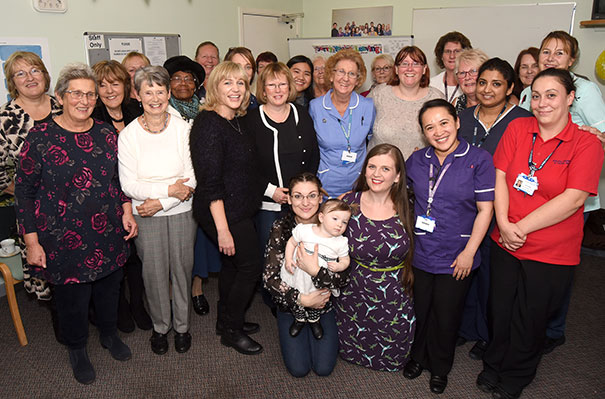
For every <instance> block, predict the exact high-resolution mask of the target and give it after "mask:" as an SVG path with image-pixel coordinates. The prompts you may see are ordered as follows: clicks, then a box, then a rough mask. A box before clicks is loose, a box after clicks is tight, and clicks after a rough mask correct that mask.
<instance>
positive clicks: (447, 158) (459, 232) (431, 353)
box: [404, 99, 495, 393]
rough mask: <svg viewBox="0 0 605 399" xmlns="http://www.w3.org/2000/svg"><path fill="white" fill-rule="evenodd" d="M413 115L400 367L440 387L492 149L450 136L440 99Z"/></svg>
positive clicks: (472, 263) (475, 261) (474, 263)
mask: <svg viewBox="0 0 605 399" xmlns="http://www.w3.org/2000/svg"><path fill="white" fill-rule="evenodd" d="M418 121H419V123H420V126H421V128H422V130H423V132H424V135H425V137H426V139H427V141H428V142H429V144H430V146H429V147H427V148H425V149H423V150H420V151H416V152H414V153H413V154H412V155H411V156H410V159H408V161H407V171H408V183H409V185H410V187H412V188H413V190H414V193H415V195H416V202H415V207H414V210H415V213H416V226H415V231H414V234H415V235H416V246H415V252H414V263H413V265H414V278H415V280H414V304H415V310H416V323H417V324H416V335H415V340H414V344H413V345H412V353H411V360H410V362H409V363H408V364H407V365H406V366H405V369H404V375H405V377H407V378H409V379H413V378H416V377H418V376H419V375H420V374H421V373H422V370H423V369H428V370H430V372H431V379H430V388H431V391H432V392H434V393H442V392H443V391H444V390H445V387H446V386H447V375H448V373H449V372H450V370H451V368H452V364H453V362H454V352H455V346H456V337H457V334H458V328H459V326H460V321H461V318H462V311H463V310H464V299H465V297H466V293H467V291H468V288H469V286H470V283H471V279H470V277H469V275H470V274H471V272H472V270H473V269H475V268H477V267H478V266H479V264H480V262H481V256H480V254H479V253H478V252H477V249H478V248H479V244H481V241H482V240H483V237H484V236H485V233H486V232H487V229H488V227H489V223H490V221H491V218H492V211H493V200H494V181H495V172H494V164H493V162H492V157H491V155H490V154H489V153H488V152H487V151H485V150H483V149H480V148H477V147H473V146H471V145H470V144H469V143H467V142H466V141H464V140H463V139H459V138H458V137H457V130H458V128H459V127H460V122H459V120H458V118H457V117H456V110H455V109H454V107H453V106H452V105H451V104H450V103H448V102H447V101H445V100H440V99H438V100H431V101H428V102H426V103H425V104H424V105H423V106H422V108H421V109H420V113H419V115H418Z"/></svg>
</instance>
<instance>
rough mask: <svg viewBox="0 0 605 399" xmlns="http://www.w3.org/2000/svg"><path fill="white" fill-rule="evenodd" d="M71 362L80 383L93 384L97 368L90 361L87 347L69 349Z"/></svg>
mask: <svg viewBox="0 0 605 399" xmlns="http://www.w3.org/2000/svg"><path fill="white" fill-rule="evenodd" d="M68 352H69V363H70V364H71V369H72V370H73V372H74V378H75V379H76V381H78V382H79V383H80V384H92V383H93V382H94V380H95V377H96V374H95V369H94V368H93V367H92V364H91V363H90V359H89V358H88V353H87V352H86V348H80V349H68Z"/></svg>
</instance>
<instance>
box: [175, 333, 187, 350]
mask: <svg viewBox="0 0 605 399" xmlns="http://www.w3.org/2000/svg"><path fill="white" fill-rule="evenodd" d="M189 348H191V334H189V333H188V332H186V333H176V334H175V335H174V349H175V350H176V351H177V352H178V353H185V352H187V351H188V350H189Z"/></svg>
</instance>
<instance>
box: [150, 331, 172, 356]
mask: <svg viewBox="0 0 605 399" xmlns="http://www.w3.org/2000/svg"><path fill="white" fill-rule="evenodd" d="M149 342H150V343H151V350H152V351H153V353H155V354H156V355H163V354H164V353H166V352H168V336H167V334H161V333H159V332H157V331H155V330H154V331H153V333H152V334H151V338H150V339H149Z"/></svg>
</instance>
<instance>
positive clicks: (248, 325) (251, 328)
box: [216, 320, 260, 335]
mask: <svg viewBox="0 0 605 399" xmlns="http://www.w3.org/2000/svg"><path fill="white" fill-rule="evenodd" d="M224 330H225V327H224V326H223V323H222V322H220V321H218V320H217V321H216V335H223V332H224ZM242 330H243V331H244V334H248V335H251V334H255V333H257V332H259V331H260V325H259V324H258V323H252V322H247V321H245V322H244V328H242Z"/></svg>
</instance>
